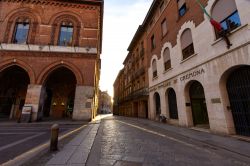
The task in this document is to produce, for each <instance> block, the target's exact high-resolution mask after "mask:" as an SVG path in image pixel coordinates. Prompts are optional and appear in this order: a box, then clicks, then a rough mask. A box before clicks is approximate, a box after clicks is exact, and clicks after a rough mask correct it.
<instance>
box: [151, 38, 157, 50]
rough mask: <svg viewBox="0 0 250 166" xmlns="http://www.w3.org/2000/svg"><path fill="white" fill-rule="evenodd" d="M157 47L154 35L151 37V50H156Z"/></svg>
mask: <svg viewBox="0 0 250 166" xmlns="http://www.w3.org/2000/svg"><path fill="white" fill-rule="evenodd" d="M155 47H156V44H155V36H154V35H153V36H152V37H151V50H153V49H155Z"/></svg>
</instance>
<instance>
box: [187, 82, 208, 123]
mask: <svg viewBox="0 0 250 166" xmlns="http://www.w3.org/2000/svg"><path fill="white" fill-rule="evenodd" d="M189 96H190V101H191V109H192V116H193V124H194V126H202V127H205V126H207V125H209V119H208V113H207V105H206V98H205V93H204V89H203V86H202V85H201V83H200V82H198V81H193V82H192V83H191V85H190V87H189Z"/></svg>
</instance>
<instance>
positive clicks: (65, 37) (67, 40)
mask: <svg viewBox="0 0 250 166" xmlns="http://www.w3.org/2000/svg"><path fill="white" fill-rule="evenodd" d="M73 31H74V26H73V23H72V22H66V21H63V22H62V23H61V26H60V33H59V41H58V45H60V46H71V45H72V43H73Z"/></svg>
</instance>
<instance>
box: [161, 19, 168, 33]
mask: <svg viewBox="0 0 250 166" xmlns="http://www.w3.org/2000/svg"><path fill="white" fill-rule="evenodd" d="M161 32H162V37H163V36H165V35H166V34H167V21H166V19H164V20H163V21H162V22H161Z"/></svg>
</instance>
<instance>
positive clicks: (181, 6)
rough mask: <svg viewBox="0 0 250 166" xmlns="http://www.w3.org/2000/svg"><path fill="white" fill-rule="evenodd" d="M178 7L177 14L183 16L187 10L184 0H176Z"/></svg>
mask: <svg viewBox="0 0 250 166" xmlns="http://www.w3.org/2000/svg"><path fill="white" fill-rule="evenodd" d="M177 3H178V9H179V16H184V14H185V13H186V11H187V6H186V2H185V0H177Z"/></svg>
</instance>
